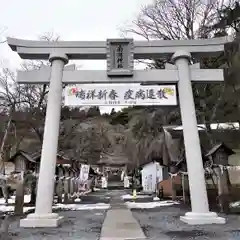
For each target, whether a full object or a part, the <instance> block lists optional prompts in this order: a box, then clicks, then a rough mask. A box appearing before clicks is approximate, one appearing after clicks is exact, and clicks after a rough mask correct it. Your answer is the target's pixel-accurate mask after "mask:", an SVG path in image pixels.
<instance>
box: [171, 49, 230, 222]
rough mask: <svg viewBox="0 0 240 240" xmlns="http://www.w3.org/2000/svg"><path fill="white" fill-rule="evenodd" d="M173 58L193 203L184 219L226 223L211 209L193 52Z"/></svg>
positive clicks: (177, 54)
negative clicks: (193, 80) (195, 93)
mask: <svg viewBox="0 0 240 240" xmlns="http://www.w3.org/2000/svg"><path fill="white" fill-rule="evenodd" d="M172 59H173V61H174V62H175V65H176V67H177V69H178V77H179V79H178V80H179V81H178V92H179V101H180V111H181V118H182V126H183V135H184V145H185V152H186V160H187V168H188V181H189V188H190V193H191V194H190V197H191V206H192V212H188V213H186V214H185V216H182V217H180V219H181V220H182V221H184V222H186V223H188V224H191V225H196V224H208V223H209V224H211V223H225V219H224V218H221V217H218V215H217V214H216V213H214V212H209V205H208V197H207V190H206V183H205V173H204V168H203V162H202V153H201V147H200V140H199V134H198V127H197V119H196V114H195V113H196V110H195V104H194V99H193V91H192V83H191V78H190V67H189V63H190V60H191V54H190V53H188V52H186V51H177V52H176V53H175V54H174V55H173V58H172Z"/></svg>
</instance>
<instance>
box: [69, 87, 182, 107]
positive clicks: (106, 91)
mask: <svg viewBox="0 0 240 240" xmlns="http://www.w3.org/2000/svg"><path fill="white" fill-rule="evenodd" d="M65 105H66V106H83V105H85V106H86V105H87V106H132V105H139V106H143V105H145V106H146V105H177V97H176V86H175V85H161V86H160V85H150V86H141V85H140V84H129V83H128V84H83V85H68V86H67V87H66V88H65Z"/></svg>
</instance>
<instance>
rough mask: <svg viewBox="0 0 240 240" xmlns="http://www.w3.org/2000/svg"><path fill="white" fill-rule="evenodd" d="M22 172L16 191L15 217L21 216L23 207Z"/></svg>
mask: <svg viewBox="0 0 240 240" xmlns="http://www.w3.org/2000/svg"><path fill="white" fill-rule="evenodd" d="M23 174H24V173H23V172H22V173H21V181H19V183H18V185H17V189H16V198H15V208H14V213H15V215H18V216H19V215H23V205H24V176H23Z"/></svg>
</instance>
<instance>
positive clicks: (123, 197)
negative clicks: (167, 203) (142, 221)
mask: <svg viewBox="0 0 240 240" xmlns="http://www.w3.org/2000/svg"><path fill="white" fill-rule="evenodd" d="M148 197H151V196H149V195H137V196H136V197H134V196H133V195H131V194H126V195H123V196H121V198H122V199H123V200H124V199H136V198H148Z"/></svg>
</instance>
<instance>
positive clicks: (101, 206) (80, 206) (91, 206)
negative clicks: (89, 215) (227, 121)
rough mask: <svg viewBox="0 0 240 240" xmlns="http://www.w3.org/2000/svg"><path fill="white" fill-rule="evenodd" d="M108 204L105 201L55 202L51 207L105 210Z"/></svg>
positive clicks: (72, 209) (73, 209) (108, 206)
mask: <svg viewBox="0 0 240 240" xmlns="http://www.w3.org/2000/svg"><path fill="white" fill-rule="evenodd" d="M110 207H111V206H110V204H106V203H96V204H60V203H59V204H56V205H55V206H53V209H59V208H60V209H68V210H71V211H80V210H105V209H109V208H110Z"/></svg>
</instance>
